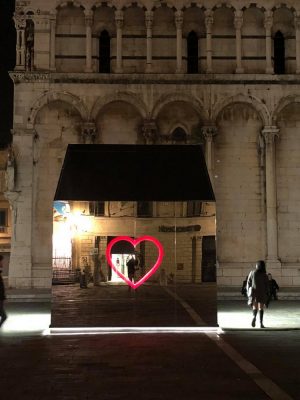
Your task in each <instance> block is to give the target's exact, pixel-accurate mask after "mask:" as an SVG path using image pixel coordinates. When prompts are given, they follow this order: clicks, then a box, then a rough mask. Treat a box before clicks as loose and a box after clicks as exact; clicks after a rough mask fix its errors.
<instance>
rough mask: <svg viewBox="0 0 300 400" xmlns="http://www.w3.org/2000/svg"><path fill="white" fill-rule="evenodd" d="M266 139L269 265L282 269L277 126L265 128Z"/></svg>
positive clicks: (264, 135)
mask: <svg viewBox="0 0 300 400" xmlns="http://www.w3.org/2000/svg"><path fill="white" fill-rule="evenodd" d="M262 134H263V137H264V139H265V157H266V160H265V166H266V212H267V260H266V261H267V264H268V266H272V267H276V266H279V267H280V261H279V260H278V227H277V188H276V165H275V138H276V137H277V136H278V135H279V129H278V128H277V127H276V126H265V127H264V129H263V130H262Z"/></svg>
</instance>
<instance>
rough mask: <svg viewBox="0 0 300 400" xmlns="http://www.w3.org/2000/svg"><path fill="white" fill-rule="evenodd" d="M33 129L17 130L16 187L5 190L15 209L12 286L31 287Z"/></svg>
mask: <svg viewBox="0 0 300 400" xmlns="http://www.w3.org/2000/svg"><path fill="white" fill-rule="evenodd" d="M33 138H34V134H33V130H26V129H24V130H14V131H13V146H14V149H15V150H16V154H17V160H16V164H17V169H18V174H17V179H16V181H15V186H14V190H9V191H7V192H6V193H5V196H6V198H7V199H8V201H9V202H10V205H11V208H12V219H13V221H12V226H13V234H12V238H11V257H10V266H9V277H8V282H9V287H13V288H31V287H32V286H33V279H32V234H33V233H32V232H33V231H32V229H33V206H34V205H33V157H32V154H33V141H34V139H33Z"/></svg>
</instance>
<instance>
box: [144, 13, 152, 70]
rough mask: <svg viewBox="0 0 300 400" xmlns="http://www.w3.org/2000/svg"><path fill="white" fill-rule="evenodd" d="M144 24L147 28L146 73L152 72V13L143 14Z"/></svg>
mask: <svg viewBox="0 0 300 400" xmlns="http://www.w3.org/2000/svg"><path fill="white" fill-rule="evenodd" d="M145 22H146V28H147V61H146V72H152V26H153V11H146V12H145Z"/></svg>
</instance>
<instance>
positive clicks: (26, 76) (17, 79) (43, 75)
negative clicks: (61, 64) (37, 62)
mask: <svg viewBox="0 0 300 400" xmlns="http://www.w3.org/2000/svg"><path fill="white" fill-rule="evenodd" d="M9 75H10V77H11V79H12V80H13V82H14V83H15V84H18V83H23V82H45V81H48V80H49V73H47V72H28V71H27V72H19V71H18V72H10V73H9Z"/></svg>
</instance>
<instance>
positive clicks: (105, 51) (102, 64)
mask: <svg viewBox="0 0 300 400" xmlns="http://www.w3.org/2000/svg"><path fill="white" fill-rule="evenodd" d="M99 72H100V73H104V74H105V73H106V74H109V73H110V36H109V33H108V32H107V31H102V32H101V34H100V37H99Z"/></svg>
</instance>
